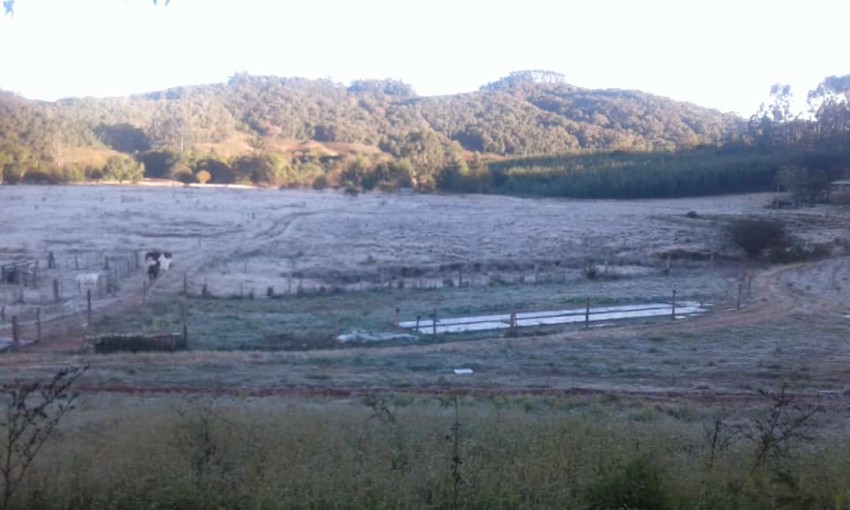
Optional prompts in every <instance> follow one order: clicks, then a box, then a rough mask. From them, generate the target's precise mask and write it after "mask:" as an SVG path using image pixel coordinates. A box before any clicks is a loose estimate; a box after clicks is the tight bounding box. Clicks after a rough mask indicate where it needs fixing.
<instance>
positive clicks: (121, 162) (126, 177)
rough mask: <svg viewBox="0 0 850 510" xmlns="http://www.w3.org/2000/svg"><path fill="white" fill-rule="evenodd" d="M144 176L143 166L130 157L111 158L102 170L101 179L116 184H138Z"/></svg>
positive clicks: (122, 155)
mask: <svg viewBox="0 0 850 510" xmlns="http://www.w3.org/2000/svg"><path fill="white" fill-rule="evenodd" d="M144 174H145V166H144V164H142V163H141V162H138V161H136V160H135V159H133V158H131V157H130V156H127V155H124V154H121V155H118V156H112V157H110V158H109V159H108V160H107V161H106V166H104V168H103V178H104V179H109V180H115V181H118V182H124V181H129V182H138V181H140V180H142V177H144Z"/></svg>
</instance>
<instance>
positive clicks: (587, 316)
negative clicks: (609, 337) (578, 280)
mask: <svg viewBox="0 0 850 510" xmlns="http://www.w3.org/2000/svg"><path fill="white" fill-rule="evenodd" d="M584 327H586V328H589V327H590V298H587V301H586V302H585V304H584Z"/></svg>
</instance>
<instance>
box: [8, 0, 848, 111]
mask: <svg viewBox="0 0 850 510" xmlns="http://www.w3.org/2000/svg"><path fill="white" fill-rule="evenodd" d="M163 4H164V0H160V2H159V5H158V6H154V5H153V2H152V1H151V0H16V3H15V14H14V16H0V89H4V90H9V91H12V92H16V93H18V94H21V95H23V96H25V97H28V98H32V99H43V100H55V99H58V98H61V97H69V96H126V95H129V94H133V93H140V92H149V91H155V90H162V89H165V88H169V87H176V86H180V85H191V84H200V83H216V82H222V81H226V80H227V78H228V77H229V76H232V75H233V74H234V73H236V72H248V73H251V74H262V75H277V76H301V77H306V78H330V79H332V80H334V81H337V82H340V83H346V84H347V83H350V82H351V81H352V80H356V79H362V78H376V79H383V78H392V79H397V80H402V81H404V82H406V83H410V84H411V85H413V87H414V89H415V90H416V92H417V93H418V94H420V95H442V94H453V93H460V92H470V91H474V90H477V89H478V88H479V87H480V86H481V85H484V84H486V83H488V82H491V81H494V80H497V79H498V78H500V77H502V76H505V75H507V74H508V73H510V72H511V71H517V70H523V69H545V70H551V71H556V72H559V73H561V74H563V75H564V76H565V79H566V81H567V82H568V83H571V84H573V85H577V86H579V87H587V88H621V89H637V90H642V91H644V92H649V93H652V94H657V95H661V96H667V97H670V98H673V99H676V100H681V101H689V102H692V103H696V104H699V105H701V106H707V107H711V108H717V109H719V110H722V111H730V112H736V113H738V114H740V115H743V116H750V115H752V114H753V113H754V112H755V111H756V110H757V109H758V107H759V105H760V103H762V102H764V101H765V100H766V99H767V97H768V93H769V90H770V86H771V85H772V84H774V83H783V84H785V83H787V84H790V85H791V86H792V91H793V92H794V94H795V96H796V97H797V99H798V106H799V107H800V108H803V107H804V105H805V96H806V93H807V92H808V91H809V90H810V89H812V88H814V87H815V86H817V84H818V83H819V82H820V81H822V80H823V78H825V77H827V76H830V75H845V74H850V59H848V58H846V56H845V55H846V48H847V43H846V41H845V38H846V36H845V27H844V25H845V24H846V20H847V19H850V2H847V1H846V0H805V1H785V0H774V1H761V0H749V1H748V0H734V1H733V0H677V1H673V0H575V1H570V0H560V1H559V0H522V1H515V0H491V1H479V0H428V1H422V0H303V1H297V2H296V1H292V2H290V1H285V0H230V1H225V0H171V1H170V3H169V5H167V6H165V5H163Z"/></svg>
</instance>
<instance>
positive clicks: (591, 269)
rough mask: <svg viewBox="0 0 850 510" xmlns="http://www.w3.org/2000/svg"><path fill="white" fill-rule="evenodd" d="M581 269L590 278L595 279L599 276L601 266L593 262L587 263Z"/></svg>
mask: <svg viewBox="0 0 850 510" xmlns="http://www.w3.org/2000/svg"><path fill="white" fill-rule="evenodd" d="M581 271H582V273H584V277H585V278H587V279H588V280H595V279H597V278H598V277H599V267H598V266H597V265H596V264H594V263H593V262H588V263H587V264H585V265H584V267H583V268H582V270H581Z"/></svg>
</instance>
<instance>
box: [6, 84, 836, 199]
mask: <svg viewBox="0 0 850 510" xmlns="http://www.w3.org/2000/svg"><path fill="white" fill-rule="evenodd" d="M848 83H850V77H830V78H827V79H826V80H824V82H823V83H821V84H820V85H819V87H818V88H817V89H816V90H813V91H812V92H810V94H809V98H810V104H811V105H812V110H811V112H810V115H809V117H801V116H793V115H791V113H790V97H789V96H790V89H789V88H788V87H782V86H776V87H774V88H773V89H772V90H771V99H770V101H769V102H768V103H766V105H765V106H763V108H762V109H761V111H760V112H759V113H758V114H757V115H756V116H754V117H753V118H751V119H749V122H745V121H743V120H741V119H738V118H736V117H734V116H730V115H725V114H721V113H720V112H716V111H714V110H708V109H704V108H700V107H697V106H694V105H690V104H687V103H678V102H675V101H672V100H669V99H665V98H660V97H656V96H652V95H649V94H644V93H641V92H636V91H622V90H588V89H581V88H578V87H574V86H572V85H569V84H567V83H565V82H564V79H563V76H561V75H559V74H557V73H551V72H546V71H525V72H517V73H512V74H511V75H510V76H508V77H506V78H504V79H502V80H499V81H496V82H493V83H490V84H487V85H485V86H484V87H482V89H481V90H480V91H478V92H475V93H470V94H458V95H454V96H445V97H437V98H424V97H419V96H417V95H416V93H415V92H414V90H413V89H412V87H410V86H409V85H407V84H405V83H403V82H399V81H395V80H360V81H356V82H354V83H352V84H350V85H348V86H344V85H341V84H338V83H334V82H332V81H330V80H307V79H302V78H279V77H268V76H252V75H247V74H237V75H235V76H233V77H232V78H231V79H230V80H229V81H228V82H227V83H224V84H215V85H202V86H192V87H180V88H174V89H169V90H166V91H162V92H156V93H151V94H144V95H139V96H133V97H130V98H106V99H93V98H85V99H76V98H73V99H65V100H60V101H57V102H55V103H45V102H37V101H29V100H26V99H24V98H21V97H18V96H15V95H14V94H10V93H0V181H2V182H5V183H16V182H49V183H53V182H71V181H86V180H100V179H108V180H116V181H130V182H132V181H136V180H139V179H141V178H144V177H149V178H168V179H176V180H179V181H182V182H186V183H190V182H200V183H207V182H210V183H222V184H226V183H246V184H255V185H261V186H275V187H283V186H297V187H314V188H325V187H333V188H342V189H347V190H350V191H368V190H374V189H398V188H408V187H409V188H414V189H418V190H422V191H432V190H441V191H447V192H468V193H471V192H497V193H512V194H530V195H546V196H571V197H572V196H577V197H651V196H680V195H692V194H708V193H729V192H739V191H757V190H765V189H773V188H775V186H776V185H777V183H779V185H780V186H781V187H784V188H788V189H791V188H793V189H795V190H804V189H805V190H807V191H806V193H808V194H809V195H812V194H813V193H815V194H816V192H812V191H811V190H810V189H809V188H812V186H811V185H810V184H811V181H813V180H818V182H822V181H828V180H829V179H831V178H833V177H835V176H840V175H843V171H844V166H843V165H844V164H843V161H844V155H843V147H844V146H845V145H846V141H847V137H848V136H850V108H848V106H847V99H848V94H847V91H848V90H850V86H848ZM809 174H812V175H816V176H817V179H814V178H809V177H810V176H809Z"/></svg>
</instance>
